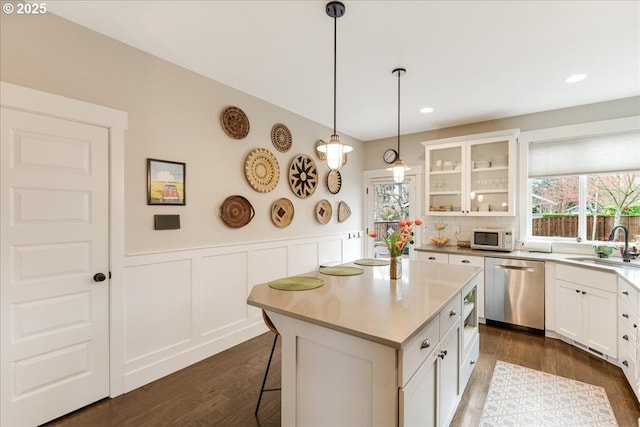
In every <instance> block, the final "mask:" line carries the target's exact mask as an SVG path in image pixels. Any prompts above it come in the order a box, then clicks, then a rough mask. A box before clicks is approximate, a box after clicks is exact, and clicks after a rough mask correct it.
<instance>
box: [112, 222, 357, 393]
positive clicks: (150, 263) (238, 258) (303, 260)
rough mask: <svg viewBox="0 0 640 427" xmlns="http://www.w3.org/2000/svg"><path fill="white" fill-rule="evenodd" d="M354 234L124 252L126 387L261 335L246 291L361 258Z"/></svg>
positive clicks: (256, 312) (261, 324)
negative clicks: (327, 262)
mask: <svg viewBox="0 0 640 427" xmlns="http://www.w3.org/2000/svg"><path fill="white" fill-rule="evenodd" d="M360 233H361V232H355V233H353V232H352V233H341V234H334V235H323V236H316V237H305V238H298V239H288V240H281V241H273V242H257V243H248V244H242V245H230V246H216V247H207V248H194V249H181V250H176V251H166V252H157V253H144V254H135V255H129V256H127V257H126V259H125V269H126V274H125V316H124V319H123V321H124V330H125V361H124V365H125V372H124V377H125V378H124V391H125V392H128V391H131V390H133V389H135V388H138V387H141V386H143V385H145V384H147V383H149V382H152V381H155V380H156V379H158V378H161V377H163V376H165V375H169V374H171V373H173V372H175V371H177V370H180V369H182V368H184V367H186V366H189V365H191V364H193V363H195V362H198V361H200V360H202V359H205V358H207V357H209V356H212V355H214V354H216V353H219V352H221V351H224V350H226V349H228V348H230V347H233V346H235V345H237V344H240V343H242V342H244V341H246V340H248V339H250V338H253V337H255V336H257V335H259V334H261V333H263V332H265V331H266V330H267V328H266V327H265V325H264V322H263V321H262V316H261V315H260V309H258V308H256V307H250V306H248V305H247V302H246V301H247V297H248V295H249V292H250V291H251V288H252V287H253V286H255V285H258V284H261V283H265V282H268V281H270V280H274V279H277V278H281V277H287V276H292V275H296V274H304V273H305V272H308V271H312V270H315V269H316V268H318V266H319V264H320V263H321V260H322V262H326V261H331V262H336V263H340V262H347V260H346V259H344V258H343V254H344V253H349V255H350V260H349V261H351V260H354V259H357V258H359V257H361V254H362V239H361V238H359V237H355V236H357V235H361V234H360Z"/></svg>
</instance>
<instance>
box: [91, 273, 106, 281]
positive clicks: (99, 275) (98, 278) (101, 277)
mask: <svg viewBox="0 0 640 427" xmlns="http://www.w3.org/2000/svg"><path fill="white" fill-rule="evenodd" d="M106 278H107V276H105V275H104V273H96V274H94V275H93V281H94V282H104V281H105V280H106Z"/></svg>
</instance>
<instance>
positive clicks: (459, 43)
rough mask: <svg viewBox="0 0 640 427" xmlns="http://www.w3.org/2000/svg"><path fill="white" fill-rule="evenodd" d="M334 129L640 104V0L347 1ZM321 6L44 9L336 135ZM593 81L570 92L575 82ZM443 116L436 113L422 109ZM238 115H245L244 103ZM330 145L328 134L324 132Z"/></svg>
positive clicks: (389, 132)
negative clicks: (574, 78)
mask: <svg viewBox="0 0 640 427" xmlns="http://www.w3.org/2000/svg"><path fill="white" fill-rule="evenodd" d="M344 3H345V5H346V13H345V15H344V16H343V17H341V18H338V20H337V32H338V38H337V56H338V60H337V123H336V125H337V130H338V133H340V134H348V135H351V136H353V137H355V138H357V139H360V140H363V141H368V140H373V139H379V138H385V137H389V136H394V135H397V129H398V128H397V126H398V112H397V111H398V110H397V109H398V104H397V103H398V80H397V77H396V76H395V75H393V74H392V70H393V69H394V68H396V67H399V66H401V67H404V68H406V69H407V74H405V75H403V77H402V78H401V133H402V134H409V133H415V132H421V131H425V130H430V129H436V128H443V127H449V126H455V125H460V124H465V123H472V122H478V121H484V120H491V119H496V118H502V117H509V116H515V115H520V114H527V113H533V112H538V111H546V110H551V109H557V108H564V107H571V106H575V105H582V104H590V103H594V102H600V101H607V100H612V99H619V98H626V97H631V96H637V95H640V2H638V1H608V0H607V1H573V0H572V1H417V0H414V1H397V0H396V1H355V0H354V1H345V2H344ZM325 5H326V2H325V1H310V0H305V1H258V0H253V1H238V0H236V1H212V0H210V1H203V0H200V1H166V0H163V1H149V0H145V1H78V0H73V1H55V2H48V3H47V8H48V11H49V12H52V13H54V14H57V15H59V16H62V17H64V18H66V19H69V20H71V21H74V22H77V23H79V24H81V25H83V26H86V27H88V28H91V29H93V30H95V31H97V32H100V33H103V34H105V35H107V36H109V37H112V38H114V39H117V40H120V41H122V42H124V43H126V44H129V45H131V46H134V47H136V48H138V49H141V50H143V51H145V52H148V53H151V54H153V55H155V56H158V57H160V58H163V59H165V60H167V61H170V62H173V63H175V64H178V65H181V66H183V67H185V68H187V69H190V70H193V71H195V72H197V73H200V74H202V75H205V76H208V77H210V78H212V79H214V80H217V81H219V82H221V83H224V84H226V85H228V86H231V87H233V88H236V89H238V90H241V91H243V92H246V93H249V94H251V95H254V96H256V97H257V98H260V99H263V100H265V101H268V102H270V103H272V104H275V105H277V106H280V107H282V108H285V109H287V110H290V111H293V112H295V113H297V114H299V115H301V116H304V117H306V118H308V119H311V120H313V121H316V122H318V123H321V124H323V125H326V126H328V127H333V29H334V21H333V19H332V18H330V17H329V16H327V14H326V13H325ZM575 73H583V74H587V75H588V77H587V79H585V80H583V81H581V82H578V83H573V84H567V83H566V82H565V79H566V78H567V77H568V76H569V75H572V74H575ZM425 106H429V107H432V108H434V111H433V112H432V113H429V114H422V113H420V112H419V109H420V108H422V107H425ZM239 107H241V108H242V106H239ZM327 139H328V136H327Z"/></svg>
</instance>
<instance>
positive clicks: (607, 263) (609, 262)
mask: <svg viewBox="0 0 640 427" xmlns="http://www.w3.org/2000/svg"><path fill="white" fill-rule="evenodd" d="M567 261H576V262H583V263H585V264H595V265H601V266H603V267H615V268H634V269H636V268H637V269H640V264H638V261H631V262H623V261H622V260H620V261H618V260H613V259H607V258H591V257H582V258H567Z"/></svg>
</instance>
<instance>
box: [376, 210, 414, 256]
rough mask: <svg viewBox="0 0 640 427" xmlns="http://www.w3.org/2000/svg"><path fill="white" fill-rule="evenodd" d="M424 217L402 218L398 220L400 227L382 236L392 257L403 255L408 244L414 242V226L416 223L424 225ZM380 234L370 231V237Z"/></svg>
mask: <svg viewBox="0 0 640 427" xmlns="http://www.w3.org/2000/svg"><path fill="white" fill-rule="evenodd" d="M422 222H423V221H422V218H416V219H415V220H413V219H401V220H400V221H398V226H399V229H398V231H394V232H393V233H390V234H389V235H388V236H387V237H386V238H384V237H383V238H382V240H383V241H384V243H385V244H386V245H387V248H388V249H389V255H390V256H391V258H397V257H399V256H401V255H402V252H403V251H404V248H406V247H407V245H410V244H413V227H414V225H418V226H419V225H422ZM377 236H378V235H377V234H376V232H375V231H370V232H369V237H372V238H374V239H375V238H376V237H377Z"/></svg>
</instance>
